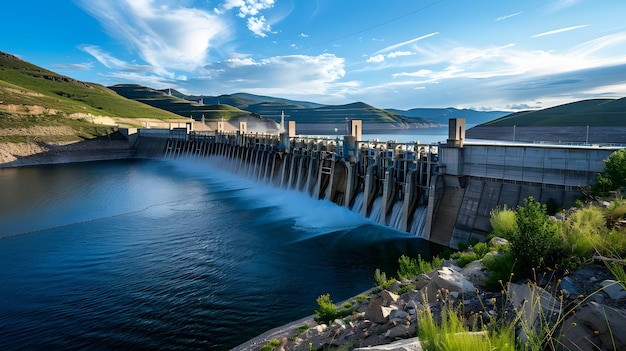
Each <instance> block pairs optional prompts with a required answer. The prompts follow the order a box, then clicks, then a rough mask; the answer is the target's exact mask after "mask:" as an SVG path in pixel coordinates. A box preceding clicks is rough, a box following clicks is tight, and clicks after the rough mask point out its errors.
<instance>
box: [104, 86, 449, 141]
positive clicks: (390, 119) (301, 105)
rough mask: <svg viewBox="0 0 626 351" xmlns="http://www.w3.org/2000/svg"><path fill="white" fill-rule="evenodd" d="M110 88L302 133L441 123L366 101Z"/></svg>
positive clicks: (161, 104)
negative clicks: (351, 123) (286, 124)
mask: <svg viewBox="0 0 626 351" xmlns="http://www.w3.org/2000/svg"><path fill="white" fill-rule="evenodd" d="M109 88H110V89H112V90H114V91H116V92H117V93H118V94H120V95H122V96H124V97H127V98H129V99H134V100H137V101H140V102H143V103H146V104H149V105H151V106H154V107H158V108H162V109H165V110H168V111H171V112H174V113H177V114H179V115H181V116H185V117H192V118H193V119H195V120H199V119H200V118H201V116H204V118H205V121H212V120H213V121H214V120H217V119H219V118H224V119H226V120H229V119H231V118H233V117H236V116H234V115H233V116H225V115H216V114H215V113H214V112H215V111H218V110H219V111H223V110H224V109H225V106H230V107H231V109H230V111H236V113H238V114H239V116H241V115H244V114H250V115H252V116H257V117H260V118H263V119H270V120H273V121H277V122H278V121H280V119H281V116H282V115H284V116H285V119H286V120H287V121H295V122H296V125H297V126H298V129H299V132H303V130H306V131H304V132H313V129H315V132H324V131H329V130H332V129H334V128H338V129H339V128H341V129H343V126H344V125H345V121H346V120H348V119H358V120H362V121H363V124H364V128H378V129H408V128H418V127H434V126H437V124H436V123H434V122H431V121H429V120H427V119H424V118H419V117H418V118H410V117H406V116H403V115H402V114H398V113H395V112H391V111H388V110H383V109H379V108H376V107H373V106H371V105H368V104H366V103H364V102H354V103H350V104H345V105H322V104H318V103H314V102H309V101H293V100H288V99H281V98H274V97H268V96H260V95H254V94H247V93H236V94H231V95H219V96H206V95H185V94H182V93H181V92H179V91H177V90H174V89H161V90H156V89H151V88H148V87H143V86H139V85H134V84H118V85H114V86H111V87H109ZM233 113H234V112H233ZM313 125H320V126H321V127H319V128H313V127H311V126H313ZM307 126H309V127H307ZM303 128H304V129H303ZM307 128H308V129H307ZM312 128H313V129H312Z"/></svg>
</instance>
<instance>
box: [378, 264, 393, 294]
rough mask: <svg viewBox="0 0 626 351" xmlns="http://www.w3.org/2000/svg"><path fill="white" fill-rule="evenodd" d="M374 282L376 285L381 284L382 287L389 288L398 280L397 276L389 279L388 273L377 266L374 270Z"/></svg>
mask: <svg viewBox="0 0 626 351" xmlns="http://www.w3.org/2000/svg"><path fill="white" fill-rule="evenodd" d="M374 282H375V283H376V286H380V287H381V288H383V289H385V290H387V289H389V288H390V287H391V285H393V283H395V282H396V279H395V278H389V279H387V273H385V272H382V271H381V270H380V269H378V268H376V271H375V272H374Z"/></svg>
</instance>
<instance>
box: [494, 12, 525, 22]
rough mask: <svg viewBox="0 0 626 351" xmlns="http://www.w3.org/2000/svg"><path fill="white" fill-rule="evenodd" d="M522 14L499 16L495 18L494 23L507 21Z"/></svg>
mask: <svg viewBox="0 0 626 351" xmlns="http://www.w3.org/2000/svg"><path fill="white" fill-rule="evenodd" d="M522 13H523V12H516V13H512V14H510V15H505V16H500V17H498V18H496V20H495V21H494V22H499V21H504V20H505V19H509V18H511V17H515V16H518V15H521V14H522Z"/></svg>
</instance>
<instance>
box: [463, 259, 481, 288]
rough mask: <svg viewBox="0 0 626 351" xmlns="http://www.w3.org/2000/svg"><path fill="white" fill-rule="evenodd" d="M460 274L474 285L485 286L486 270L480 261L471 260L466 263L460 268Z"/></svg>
mask: <svg viewBox="0 0 626 351" xmlns="http://www.w3.org/2000/svg"><path fill="white" fill-rule="evenodd" d="M461 274H463V275H464V276H465V277H466V278H467V280H469V281H470V282H472V284H474V285H478V286H485V281H486V280H487V271H486V269H485V267H484V266H483V263H482V262H481V261H473V262H470V263H468V264H467V265H466V266H465V267H463V268H461Z"/></svg>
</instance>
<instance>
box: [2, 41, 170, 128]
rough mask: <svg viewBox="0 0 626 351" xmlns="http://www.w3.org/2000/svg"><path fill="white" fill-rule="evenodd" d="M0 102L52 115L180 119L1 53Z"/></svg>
mask: <svg viewBox="0 0 626 351" xmlns="http://www.w3.org/2000/svg"><path fill="white" fill-rule="evenodd" d="M0 101H1V102H2V105H3V109H4V110H5V111H3V112H6V110H10V109H11V108H8V107H7V106H9V105H23V106H40V107H42V108H44V109H47V110H48V111H54V112H55V113H52V114H65V115H70V114H73V113H85V114H92V115H95V116H109V117H124V118H156V119H171V118H178V116H175V115H173V114H172V113H169V112H166V111H162V110H157V109H154V108H150V107H147V106H145V105H144V104H139V103H137V102H136V101H132V100H129V99H125V98H122V97H120V96H119V95H118V94H115V93H114V92H113V91H111V90H109V89H107V88H105V87H103V86H101V85H99V84H93V83H86V82H81V81H78V80H75V79H72V78H69V77H66V76H62V75H60V74H57V73H54V72H52V71H48V70H46V69H43V68H40V67H38V66H35V65H32V64H30V63H28V62H26V61H23V60H21V59H19V58H17V57H15V56H13V55H9V54H6V53H2V52H0Z"/></svg>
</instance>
